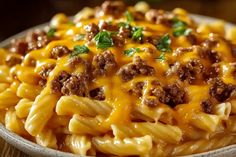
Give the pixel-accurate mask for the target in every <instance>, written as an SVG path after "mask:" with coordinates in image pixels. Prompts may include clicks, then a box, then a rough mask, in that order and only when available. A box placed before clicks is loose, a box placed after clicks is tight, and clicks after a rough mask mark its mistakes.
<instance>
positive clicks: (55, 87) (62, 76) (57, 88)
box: [51, 71, 71, 93]
mask: <svg viewBox="0 0 236 157" xmlns="http://www.w3.org/2000/svg"><path fill="white" fill-rule="evenodd" d="M70 77H71V75H70V74H69V73H67V72H66V71H61V72H60V73H59V74H58V75H57V76H56V77H55V78H54V79H53V80H52V82H51V90H52V92H53V93H58V92H61V88H62V87H63V83H64V82H65V81H66V80H67V79H69V78H70Z"/></svg>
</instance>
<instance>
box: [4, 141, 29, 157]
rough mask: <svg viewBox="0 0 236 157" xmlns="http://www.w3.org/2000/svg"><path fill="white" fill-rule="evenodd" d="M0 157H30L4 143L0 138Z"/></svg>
mask: <svg viewBox="0 0 236 157" xmlns="http://www.w3.org/2000/svg"><path fill="white" fill-rule="evenodd" d="M0 157H30V156H29V155H26V154H25V153H23V152H21V151H19V150H18V149H16V148H15V147H13V146H11V145H10V144H8V143H6V142H5V141H4V140H3V139H2V138H1V137H0Z"/></svg>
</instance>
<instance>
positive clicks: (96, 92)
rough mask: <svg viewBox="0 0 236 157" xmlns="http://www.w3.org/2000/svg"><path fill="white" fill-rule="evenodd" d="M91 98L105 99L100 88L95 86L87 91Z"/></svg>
mask: <svg viewBox="0 0 236 157" xmlns="http://www.w3.org/2000/svg"><path fill="white" fill-rule="evenodd" d="M89 95H90V97H91V98H93V99H96V100H105V94H104V91H103V89H102V88H95V89H93V90H91V91H90V92H89Z"/></svg>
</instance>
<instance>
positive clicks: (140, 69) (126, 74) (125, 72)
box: [118, 56, 155, 81]
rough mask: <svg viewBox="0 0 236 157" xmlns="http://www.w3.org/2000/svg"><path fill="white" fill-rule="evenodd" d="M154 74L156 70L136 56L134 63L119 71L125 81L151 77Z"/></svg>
mask: <svg viewBox="0 0 236 157" xmlns="http://www.w3.org/2000/svg"><path fill="white" fill-rule="evenodd" d="M154 73H155V69H154V68H153V67H151V66H149V65H147V64H146V62H145V61H143V60H142V59H141V58H140V57H139V56H135V57H134V59H133V63H129V64H127V65H125V66H123V67H121V68H120V69H119V71H118V75H120V76H121V78H122V80H123V81H129V80H132V79H133V78H134V77H135V76H137V75H143V76H150V75H153V74H154Z"/></svg>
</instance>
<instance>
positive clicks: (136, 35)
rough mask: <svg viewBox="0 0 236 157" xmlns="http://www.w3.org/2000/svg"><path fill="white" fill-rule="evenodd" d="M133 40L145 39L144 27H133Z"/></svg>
mask: <svg viewBox="0 0 236 157" xmlns="http://www.w3.org/2000/svg"><path fill="white" fill-rule="evenodd" d="M132 39H134V40H142V39H143V28H142V27H133V35H132Z"/></svg>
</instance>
